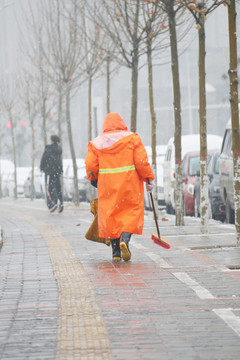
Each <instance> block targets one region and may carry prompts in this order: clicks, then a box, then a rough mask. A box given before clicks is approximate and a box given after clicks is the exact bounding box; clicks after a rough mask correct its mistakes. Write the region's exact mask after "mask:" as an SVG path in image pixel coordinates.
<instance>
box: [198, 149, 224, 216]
mask: <svg viewBox="0 0 240 360" xmlns="http://www.w3.org/2000/svg"><path fill="white" fill-rule="evenodd" d="M219 156H220V151H218V150H217V151H216V152H214V153H213V154H212V156H211V159H210V161H209V164H208V177H209V185H208V196H209V218H210V219H216V220H221V221H222V222H224V221H225V206H224V203H223V201H222V197H221V194H220V176H219ZM194 215H195V216H200V172H198V173H197V179H196V183H195V186H194Z"/></svg>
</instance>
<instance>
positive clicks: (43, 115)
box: [42, 99, 47, 147]
mask: <svg viewBox="0 0 240 360" xmlns="http://www.w3.org/2000/svg"><path fill="white" fill-rule="evenodd" d="M42 117H43V141H44V147H45V146H46V145H47V128H46V100H45V99H44V100H43V107H42Z"/></svg>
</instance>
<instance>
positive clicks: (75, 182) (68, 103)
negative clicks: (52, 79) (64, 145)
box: [66, 84, 79, 206]
mask: <svg viewBox="0 0 240 360" xmlns="http://www.w3.org/2000/svg"><path fill="white" fill-rule="evenodd" d="M66 86H67V88H66V120H67V131H68V140H69V146H70V152H71V157H72V164H73V182H74V197H73V201H74V204H75V205H76V206H79V191H78V173H77V161H76V156H75V149H74V144H73V137H72V126H71V116H70V92H71V88H70V85H69V84H67V85H66Z"/></svg>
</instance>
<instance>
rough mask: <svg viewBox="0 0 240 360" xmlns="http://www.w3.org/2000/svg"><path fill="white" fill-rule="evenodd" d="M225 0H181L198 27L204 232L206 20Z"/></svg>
mask: <svg viewBox="0 0 240 360" xmlns="http://www.w3.org/2000/svg"><path fill="white" fill-rule="evenodd" d="M223 2H224V0H223V1H220V0H197V1H195V0H194V1H192V0H181V3H182V4H183V5H184V6H185V7H186V8H187V9H188V10H189V11H190V13H191V14H192V16H193V17H194V19H195V21H196V24H197V29H198V49H199V51H198V79H199V128H200V131H199V132H200V170H201V180H200V181H201V186H200V189H201V190H200V192H201V194H200V200H201V201H200V212H201V232H202V233H206V232H208V224H209V209H208V208H209V199H208V180H209V179H208V170H207V165H208V151H207V108H206V70H205V56H206V46H205V37H206V34H205V21H206V19H207V15H208V14H210V13H211V12H212V11H214V10H215V9H216V8H217V7H218V6H219V5H221V4H222V3H223Z"/></svg>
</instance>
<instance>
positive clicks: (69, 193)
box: [63, 159, 90, 202]
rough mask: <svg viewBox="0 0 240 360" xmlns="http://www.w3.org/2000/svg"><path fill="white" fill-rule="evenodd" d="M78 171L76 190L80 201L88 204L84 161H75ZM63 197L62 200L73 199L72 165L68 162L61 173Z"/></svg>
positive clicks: (88, 194)
mask: <svg viewBox="0 0 240 360" xmlns="http://www.w3.org/2000/svg"><path fill="white" fill-rule="evenodd" d="M76 161H77V169H78V189H79V197H80V201H88V202H90V191H89V187H90V185H89V181H88V179H87V176H86V170H85V162H84V159H76ZM63 184H64V185H63V197H64V200H73V199H74V176H73V165H72V162H69V164H68V165H66V169H65V171H64V173H63Z"/></svg>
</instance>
